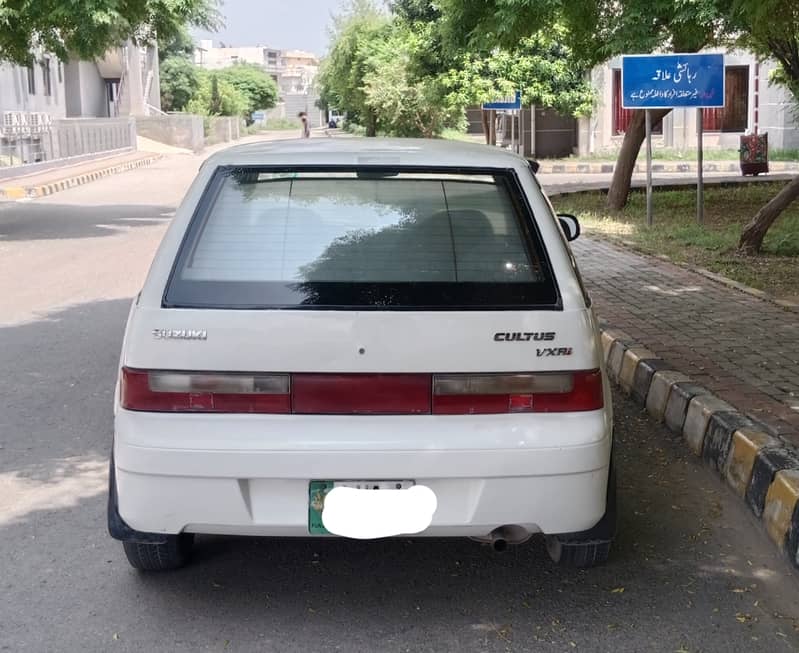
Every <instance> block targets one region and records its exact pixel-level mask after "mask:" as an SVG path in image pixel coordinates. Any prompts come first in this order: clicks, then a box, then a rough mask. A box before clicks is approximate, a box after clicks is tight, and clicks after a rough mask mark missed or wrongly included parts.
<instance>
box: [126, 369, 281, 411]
mask: <svg viewBox="0 0 799 653" xmlns="http://www.w3.org/2000/svg"><path fill="white" fill-rule="evenodd" d="M290 389H291V380H290V377H289V375H288V374H266V375H252V374H250V375H248V374H201V373H189V372H185V373H184V372H147V371H142V370H131V369H128V368H123V369H122V386H121V404H122V407H123V408H126V409H128V410H143V411H154V412H204V413H290V412H291V392H290Z"/></svg>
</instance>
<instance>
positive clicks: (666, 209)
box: [552, 182, 799, 300]
mask: <svg viewBox="0 0 799 653" xmlns="http://www.w3.org/2000/svg"><path fill="white" fill-rule="evenodd" d="M782 186H783V184H782V183H776V182H775V183H770V184H752V185H749V184H746V185H744V184H741V185H735V186H726V187H706V188H705V225H704V226H699V225H697V224H696V189H692V190H691V189H686V190H669V191H666V190H663V191H659V190H657V189H655V193H654V197H653V207H654V226H653V227H651V228H650V227H647V226H646V195H645V193H643V192H638V191H634V192H633V193H632V194H631V196H630V201H629V202H628V204H627V206H626V207H625V208H624V209H623V210H622V211H619V212H616V211H610V210H608V209H607V208H605V194H604V193H601V192H591V193H577V194H573V195H565V196H562V197H555V198H553V200H552V203H553V204H554V206H555V209H556V210H557V211H560V212H563V213H573V214H574V215H576V216H577V217H578V218H579V219H580V223H581V225H582V227H583V230H584V232H585V233H586V234H589V235H596V236H600V237H606V238H610V239H613V240H617V241H618V240H620V241H623V242H624V243H625V244H627V245H629V246H632V247H634V248H635V249H637V250H640V251H642V252H644V253H647V254H665V255H666V256H668V257H669V258H670V259H672V260H673V261H677V262H680V263H688V264H690V265H694V266H698V267H702V268H705V269H707V270H711V271H712V272H716V273H718V274H722V275H724V276H726V277H729V278H730V279H734V280H735V281H740V282H741V283H745V284H747V285H750V286H754V287H755V288H759V289H761V290H765V291H766V292H768V293H770V294H772V295H775V296H777V297H781V298H784V299H791V300H799V203H795V204H794V205H793V206H791V207H789V208H788V210H787V211H785V212H784V213H783V214H782V216H780V218H779V219H778V220H777V222H776V223H775V224H774V225H773V226H772V227H771V229H770V230H769V232H768V234H767V235H766V240H765V243H764V247H763V252H762V254H761V255H760V256H754V257H748V256H741V255H740V254H738V253H737V252H736V246H737V243H738V237H739V235H740V233H741V229H742V227H743V225H744V224H746V223H747V222H748V221H749V220H750V219H751V217H752V216H753V215H754V214H755V213H756V212H757V210H758V209H759V208H760V207H761V206H762V205H763V204H765V203H766V202H767V201H768V200H769V199H771V198H772V197H773V196H774V195H775V194H776V193H777V192H778V191H779V189H780V188H782Z"/></svg>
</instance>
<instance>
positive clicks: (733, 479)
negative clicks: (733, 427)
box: [724, 429, 782, 498]
mask: <svg viewBox="0 0 799 653" xmlns="http://www.w3.org/2000/svg"><path fill="white" fill-rule="evenodd" d="M779 446H782V443H781V442H780V441H779V440H778V439H777V438H775V437H774V436H773V435H769V434H768V433H765V432H764V431H760V430H757V429H739V430H737V431H736V432H735V433H733V436H732V443H731V444H730V453H729V455H728V456H727V464H726V468H725V470H724V478H725V479H726V480H727V485H729V486H730V487H731V488H732V489H733V490H734V491H735V493H736V494H737V495H738V496H739V497H741V498H744V497H745V496H746V489H747V488H748V487H749V481H750V480H751V479H752V469H753V468H754V465H755V458H756V457H757V454H758V452H759V451H760V450H761V449H762V448H764V447H772V448H776V447H779Z"/></svg>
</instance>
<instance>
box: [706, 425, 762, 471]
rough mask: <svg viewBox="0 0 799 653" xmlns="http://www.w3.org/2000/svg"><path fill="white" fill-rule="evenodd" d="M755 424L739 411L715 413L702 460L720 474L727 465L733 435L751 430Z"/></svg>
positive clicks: (709, 427)
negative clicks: (741, 430)
mask: <svg viewBox="0 0 799 653" xmlns="http://www.w3.org/2000/svg"><path fill="white" fill-rule="evenodd" d="M753 427H754V422H752V420H750V419H749V418H748V417H746V416H745V415H741V413H739V412H737V411H731V412H718V413H713V415H712V416H711V417H710V422H709V423H708V427H707V433H706V434H705V442H704V446H703V448H702V459H703V460H704V461H705V462H706V463H707V464H708V465H710V467H712V468H713V469H715V470H716V471H717V472H719V473H720V474H721V473H723V471H724V469H725V468H726V465H727V456H728V455H729V453H730V447H731V445H732V436H733V433H735V432H736V431H738V430H740V429H751V428H753Z"/></svg>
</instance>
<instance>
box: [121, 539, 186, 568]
mask: <svg viewBox="0 0 799 653" xmlns="http://www.w3.org/2000/svg"><path fill="white" fill-rule="evenodd" d="M193 543H194V535H193V534H190V533H181V534H180V535H167V537H166V542H163V543H161V544H151V543H144V542H123V543H122V546H123V547H124V548H125V555H126V556H127V557H128V562H130V564H131V566H132V567H134V568H136V569H141V570H142V571H168V570H170V569H178V568H180V567H182V566H183V565H185V564H186V563H187V562H188V561H189V558H190V557H191V547H192V544H193Z"/></svg>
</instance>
